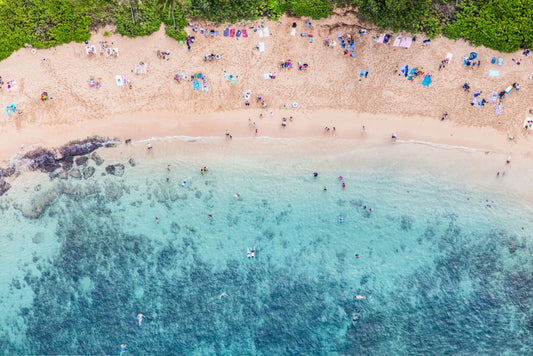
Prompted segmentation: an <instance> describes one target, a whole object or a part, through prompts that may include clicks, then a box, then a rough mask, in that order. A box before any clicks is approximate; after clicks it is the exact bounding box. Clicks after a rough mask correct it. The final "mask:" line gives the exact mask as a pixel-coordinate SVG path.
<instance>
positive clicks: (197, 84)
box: [192, 80, 200, 90]
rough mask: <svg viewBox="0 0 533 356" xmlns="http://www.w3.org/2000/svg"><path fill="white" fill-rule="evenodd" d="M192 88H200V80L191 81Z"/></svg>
mask: <svg viewBox="0 0 533 356" xmlns="http://www.w3.org/2000/svg"><path fill="white" fill-rule="evenodd" d="M192 88H193V90H200V82H199V81H198V80H193V81H192Z"/></svg>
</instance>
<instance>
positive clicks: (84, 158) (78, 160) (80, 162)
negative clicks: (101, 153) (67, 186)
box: [74, 156, 89, 166]
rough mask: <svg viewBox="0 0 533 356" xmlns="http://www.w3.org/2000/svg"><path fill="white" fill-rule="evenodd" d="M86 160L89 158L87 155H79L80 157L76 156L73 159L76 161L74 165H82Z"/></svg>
mask: <svg viewBox="0 0 533 356" xmlns="http://www.w3.org/2000/svg"><path fill="white" fill-rule="evenodd" d="M88 160H89V157H87V156H81V157H76V159H75V160H74V161H75V162H76V166H84V165H85V164H86V163H87V161H88Z"/></svg>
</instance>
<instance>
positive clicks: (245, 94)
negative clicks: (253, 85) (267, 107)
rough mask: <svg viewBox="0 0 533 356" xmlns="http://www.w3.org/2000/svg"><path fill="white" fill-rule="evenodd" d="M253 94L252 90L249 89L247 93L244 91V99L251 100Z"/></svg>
mask: <svg viewBox="0 0 533 356" xmlns="http://www.w3.org/2000/svg"><path fill="white" fill-rule="evenodd" d="M251 95H252V91H251V90H248V91H247V92H246V93H244V95H243V96H242V97H243V98H244V100H249V99H250V96H251Z"/></svg>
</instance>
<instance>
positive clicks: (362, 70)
mask: <svg viewBox="0 0 533 356" xmlns="http://www.w3.org/2000/svg"><path fill="white" fill-rule="evenodd" d="M363 75H365V70H364V69H361V72H360V73H359V77H362V76H363Z"/></svg>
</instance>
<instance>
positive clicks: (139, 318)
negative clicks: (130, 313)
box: [137, 313, 144, 326]
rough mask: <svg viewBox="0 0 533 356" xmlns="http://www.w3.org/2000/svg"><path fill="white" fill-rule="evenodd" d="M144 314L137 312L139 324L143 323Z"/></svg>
mask: <svg viewBox="0 0 533 356" xmlns="http://www.w3.org/2000/svg"><path fill="white" fill-rule="evenodd" d="M143 319H144V315H143V314H141V313H139V314H137V320H139V326H141V324H142V323H143Z"/></svg>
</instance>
